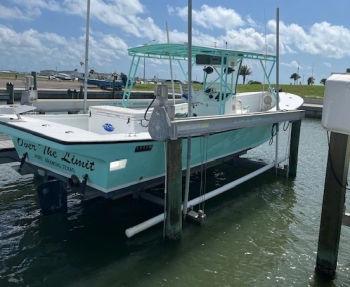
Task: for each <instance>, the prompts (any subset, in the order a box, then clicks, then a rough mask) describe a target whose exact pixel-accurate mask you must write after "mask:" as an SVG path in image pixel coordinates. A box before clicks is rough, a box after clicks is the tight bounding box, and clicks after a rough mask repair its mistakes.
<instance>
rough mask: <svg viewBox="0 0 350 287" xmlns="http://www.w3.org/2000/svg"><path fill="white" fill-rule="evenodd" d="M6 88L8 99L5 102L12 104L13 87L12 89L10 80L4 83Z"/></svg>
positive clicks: (13, 98)
mask: <svg viewBox="0 0 350 287" xmlns="http://www.w3.org/2000/svg"><path fill="white" fill-rule="evenodd" d="M6 90H7V92H8V95H9V97H8V100H7V104H8V105H13V104H14V102H15V89H14V85H13V84H12V83H11V82H8V83H7V84H6Z"/></svg>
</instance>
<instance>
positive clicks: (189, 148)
mask: <svg viewBox="0 0 350 287" xmlns="http://www.w3.org/2000/svg"><path fill="white" fill-rule="evenodd" d="M187 13H188V32H187V34H188V56H187V58H188V59H187V64H188V66H187V75H188V113H187V116H188V117H191V116H192V0H188V11H187ZM191 153H192V139H191V137H188V138H187V162H186V181H185V194H184V203H183V205H184V208H183V211H182V213H183V216H184V217H185V216H186V214H187V209H188V208H187V202H188V196H189V193H190V177H191V160H192V154H191Z"/></svg>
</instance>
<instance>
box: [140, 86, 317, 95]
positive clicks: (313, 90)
mask: <svg viewBox="0 0 350 287" xmlns="http://www.w3.org/2000/svg"><path fill="white" fill-rule="evenodd" d="M154 86H155V85H154V84H139V85H135V86H134V88H133V90H136V91H140V90H143V91H153V90H154ZM280 87H281V89H282V91H283V92H287V93H292V94H295V95H299V96H301V97H304V98H323V94H324V86H321V85H314V86H308V85H280ZM263 88H265V89H267V86H265V87H263V85H242V84H238V86H237V92H239V93H244V92H257V91H262V90H263ZM193 89H194V90H197V91H198V90H200V89H201V85H198V84H194V85H193ZM175 90H176V92H179V89H178V85H175Z"/></svg>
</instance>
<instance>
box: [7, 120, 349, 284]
mask: <svg viewBox="0 0 350 287" xmlns="http://www.w3.org/2000/svg"><path fill="white" fill-rule="evenodd" d="M284 139H285V138H284ZM272 150H273V149H272V147H271V146H268V145H265V146H262V147H260V148H259V149H258V150H255V151H252V152H250V153H249V157H253V158H256V159H266V158H267V159H268V158H269V157H270V156H271V154H272ZM326 152H327V140H326V135H325V132H324V130H323V129H322V128H321V126H320V123H319V121H312V120H305V121H304V122H303V124H302V134H301V145H300V160H299V169H298V175H297V178H296V179H295V180H294V181H291V180H286V179H283V178H278V179H276V178H275V177H274V176H270V175H263V176H260V177H259V178H257V179H255V180H253V181H251V182H249V183H246V184H244V185H242V186H241V187H240V188H239V189H234V190H232V191H230V192H228V193H226V194H225V195H223V196H221V197H219V198H216V199H213V200H211V201H210V202H208V203H207V204H206V206H205V210H206V212H207V215H208V219H207V222H206V224H205V225H204V226H202V227H199V226H195V225H191V224H186V225H185V227H184V232H183V238H182V241H181V242H179V243H177V244H176V243H175V244H174V243H164V242H163V241H162V239H161V237H162V228H161V226H158V227H157V228H154V229H152V230H150V231H148V232H146V233H143V234H142V235H139V236H137V237H136V238H134V239H131V240H127V239H126V238H125V236H124V229H125V228H127V227H129V226H131V225H133V224H135V223H138V222H140V221H142V219H146V218H148V217H150V216H151V215H155V214H158V212H160V210H159V209H157V207H155V206H153V205H151V204H147V203H145V202H137V201H133V200H131V199H124V200H121V201H117V202H111V201H105V200H99V201H94V202H90V203H88V204H84V206H82V204H81V202H80V199H79V197H78V196H75V197H74V196H71V197H70V198H69V212H68V214H67V215H55V216H50V217H42V216H40V212H39V210H38V206H37V203H36V198H35V186H34V183H33V182H29V183H28V182H27V183H18V184H16V185H11V186H9V185H8V186H3V187H1V188H0V286H308V285H310V286H350V273H349V268H350V240H349V239H350V229H349V228H347V227H343V230H342V238H341V245H340V251H339V266H338V273H337V279H336V280H335V281H334V282H333V283H330V284H329V283H328V284H327V283H322V282H319V281H317V280H316V279H315V278H314V275H313V269H314V263H315V258H316V250H317V239H318V228H319V221H320V213H321V201H322V193H323V183H324V172H325V166H326ZM280 153H281V154H284V153H285V148H284V147H283V148H281V151H280ZM243 172H246V171H243V170H237V169H236V168H234V167H232V166H231V165H229V164H226V165H222V166H220V167H217V168H215V169H211V170H210V171H209V173H210V179H211V180H209V181H210V183H209V187H208V188H209V189H212V188H214V187H215V186H218V185H221V184H223V183H225V182H226V181H228V180H230V179H232V178H233V177H234V176H236V175H237V173H243ZM198 184H199V179H198V177H194V179H193V182H192V185H191V187H192V189H196V188H198Z"/></svg>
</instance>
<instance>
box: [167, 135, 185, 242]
mask: <svg viewBox="0 0 350 287" xmlns="http://www.w3.org/2000/svg"><path fill="white" fill-rule="evenodd" d="M166 149H167V162H166V165H167V176H166V178H167V182H166V185H167V193H166V219H165V237H166V238H167V239H170V240H177V239H180V237H181V231H182V211H181V204H182V160H181V157H182V140H181V139H177V140H169V141H168V142H167V148H166Z"/></svg>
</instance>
